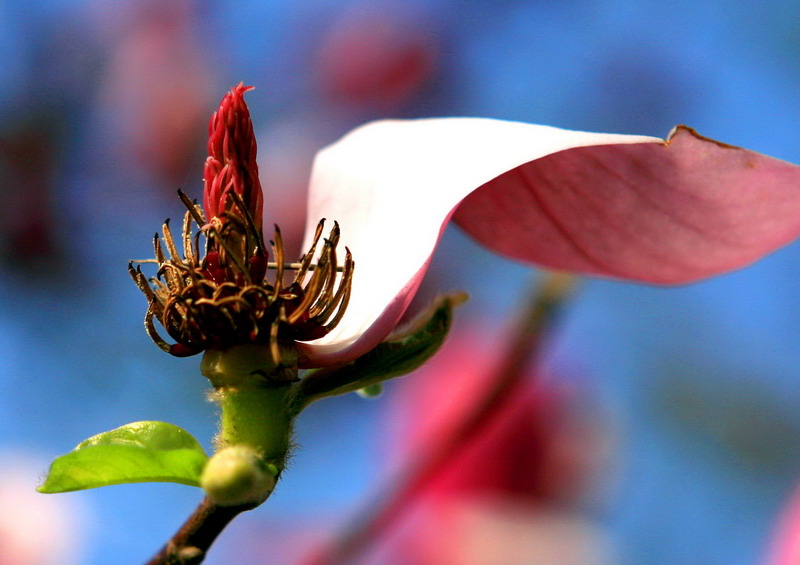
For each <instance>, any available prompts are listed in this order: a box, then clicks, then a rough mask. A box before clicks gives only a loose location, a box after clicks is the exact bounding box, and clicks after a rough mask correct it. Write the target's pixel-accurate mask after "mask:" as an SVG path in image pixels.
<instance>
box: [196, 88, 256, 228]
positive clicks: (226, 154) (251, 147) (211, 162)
mask: <svg viewBox="0 0 800 565" xmlns="http://www.w3.org/2000/svg"><path fill="white" fill-rule="evenodd" d="M252 89H253V87H252V86H244V84H243V83H239V85H238V86H235V87H233V88H231V91H230V92H229V93H227V94H226V95H225V97H224V98H223V99H222V102H220V105H219V109H218V110H217V111H216V112H214V115H213V116H211V121H210V122H209V124H208V158H207V159H206V163H205V167H204V170H203V208H204V209H205V214H206V219H207V220H208V221H210V220H211V219H212V218H215V217H217V216H220V215H221V214H222V213H223V212H227V211H231V210H236V206H235V204H234V202H233V199H232V198H231V197H230V193H232V192H235V193H236V194H238V195H239V196H240V197H241V199H242V202H244V204H245V206H246V208H247V212H248V213H249V214H250V217H251V218H252V219H253V222H254V223H255V226H256V228H257V229H258V231H259V232H260V231H261V212H262V208H263V202H264V200H263V195H262V193H261V183H260V182H259V180H258V164H257V163H256V138H255V134H254V133H253V122H252V121H251V120H250V111H249V110H248V109H247V104H245V101H244V93H245V92H247V91H248V90H252Z"/></svg>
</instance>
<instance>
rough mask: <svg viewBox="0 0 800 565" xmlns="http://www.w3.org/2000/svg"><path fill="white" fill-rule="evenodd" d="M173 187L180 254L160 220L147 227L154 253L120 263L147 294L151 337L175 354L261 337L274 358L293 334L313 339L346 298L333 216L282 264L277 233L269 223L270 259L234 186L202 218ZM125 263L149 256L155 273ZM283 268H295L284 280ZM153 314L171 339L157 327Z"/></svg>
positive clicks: (335, 318) (348, 270)
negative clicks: (151, 229)
mask: <svg viewBox="0 0 800 565" xmlns="http://www.w3.org/2000/svg"><path fill="white" fill-rule="evenodd" d="M179 194H180V196H181V199H182V200H183V203H184V204H185V205H186V207H187V212H186V214H185V216H184V221H183V230H182V234H181V235H182V248H183V250H182V251H183V252H182V253H181V252H180V251H179V250H178V245H177V244H176V241H175V238H174V237H173V235H172V231H171V229H170V226H169V221H166V222H165V223H164V226H163V231H162V235H161V237H159V235H158V234H156V236H155V237H154V240H153V245H154V249H155V259H149V260H145V261H134V262H132V263H131V264H130V265H129V269H128V270H129V272H130V274H131V277H132V278H133V280H134V281H135V282H136V284H137V286H138V287H139V288H140V289H141V291H142V292H143V293H144V294H145V296H146V297H147V299H148V302H149V307H148V309H147V314H146V315H145V328H146V329H147V333H148V335H149V336H150V337H151V339H152V340H153V341H154V342H155V343H156V345H158V346H159V347H160V348H161V349H163V350H164V351H166V352H168V353H171V354H172V355H175V356H178V357H186V356H189V355H195V354H197V353H200V352H202V351H205V350H209V349H215V350H225V349H228V348H230V347H233V346H237V345H244V344H256V345H266V346H268V347H269V350H270V353H271V356H272V359H273V360H274V361H275V363H276V364H279V363H280V362H281V350H282V349H284V351H285V348H292V347H293V343H294V342H295V341H309V340H314V339H318V338H320V337H322V336H324V335H326V334H327V333H328V332H330V331H331V330H332V329H333V328H334V327H336V325H337V324H338V323H339V321H340V320H341V318H342V316H343V315H344V312H345V309H346V307H347V303H348V300H349V298H350V289H351V283H352V277H353V268H354V262H353V258H352V255H351V254H350V251H349V250H348V249H346V248H345V259H344V263H343V265H342V266H340V265H339V263H338V258H337V253H336V248H337V245H338V242H339V225H338V224H337V223H335V222H334V226H333V228H332V229H331V230H330V233H329V235H328V237H327V238H325V239H324V240H323V243H322V246H321V249H320V250H319V252H318V251H317V248H318V247H319V245H318V244H319V241H320V238H321V235H322V231H323V227H324V220H321V221H320V222H319V224H318V225H317V230H316V233H315V236H314V240H313V243H312V245H311V247H310V248H309V250H308V252H306V253H305V254H304V255H303V256H302V257H300V259H299V260H298V262H297V263H290V264H286V263H284V250H283V241H282V239H281V233H280V229H279V228H278V226H275V232H274V241H270V245H271V248H272V256H273V258H274V261H273V262H269V261H268V252H267V249H266V246H265V244H264V241H263V239H262V235H261V229H260V227H257V226H256V224H255V222H254V221H253V218H252V217H251V215H250V213H249V211H248V209H247V206H246V205H245V203H244V202H243V201H242V199H241V197H240V196H239V195H238V194H237V193H236V192H230V193H229V194H228V195H227V196H226V197H227V199H228V200H229V202H228V203H227V205H226V206H225V210H224V211H222V212H220V213H219V215H218V216H215V217H213V218H211V220H210V221H206V220H205V218H204V216H203V211H202V210H201V208H200V206H198V205H197V204H195V203H193V202H191V201H190V200H189V198H188V197H187V196H186V195H185V194H183V193H182V192H179ZM194 225H196V226H197V227H198V228H199V229H198V230H197V231H196V232H195V231H194V229H193V226H194ZM201 238H202V239H204V245H201ZM165 248H166V251H165ZM201 248H202V249H203V253H201ZM315 258H316V260H315ZM133 263H155V264H156V265H157V267H158V268H157V270H156V274H155V276H154V277H150V278H149V279H148V278H147V277H146V276H145V275H144V273H142V270H141V267H140V266H137V267H136V268H134V266H133ZM291 271H293V272H294V276H293V277H292V278H291V282H288V283H287V281H286V280H285V279H286V278H287V277H286V275H287V274H288V273H289V272H291ZM268 272H271V273H273V274H274V276H271V277H269V276H267V274H268ZM155 320H158V322H159V323H160V324H161V325H162V326H163V327H164V329H165V330H166V332H167V334H168V335H169V336H170V337H171V338H172V339H173V340H175V342H176V343H173V344H170V343H168V342H167V341H166V340H165V339H163V338H162V337H161V336H160V335H159V333H158V332H157V331H156V328H155V323H154V322H155Z"/></svg>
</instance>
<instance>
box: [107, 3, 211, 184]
mask: <svg viewBox="0 0 800 565" xmlns="http://www.w3.org/2000/svg"><path fill="white" fill-rule="evenodd" d="M195 11H196V7H195V6H194V5H193V3H192V2H188V1H187V0H176V1H174V2H159V1H158V0H145V1H142V2H136V3H133V4H130V5H125V6H118V7H115V8H114V9H113V10H112V11H111V13H104V14H103V16H102V21H101V22H99V24H98V25H102V26H104V27H106V28H110V29H113V30H114V32H113V37H111V38H110V39H109V43H110V55H109V58H110V61H109V64H108V67H107V71H106V74H105V76H104V77H103V81H102V88H101V103H102V104H103V106H105V108H106V111H107V113H108V115H109V116H110V118H111V120H113V122H112V124H111V125H110V127H111V128H112V129H113V130H115V131H114V132H113V135H114V137H115V142H116V143H115V148H118V150H119V151H120V152H121V156H123V157H125V158H128V159H132V160H133V161H134V162H135V163H136V166H137V167H139V168H144V169H147V170H148V171H149V172H150V173H151V174H155V175H157V176H158V177H160V178H162V179H165V180H166V181H167V182H168V184H169V185H170V186H174V185H176V184H182V183H185V182H186V173H187V171H188V170H190V166H191V163H192V160H193V159H194V158H195V157H196V156H197V155H198V154H199V151H200V150H201V148H202V140H203V126H204V123H205V120H206V117H207V114H206V111H207V110H206V108H207V107H208V106H207V105H208V103H209V102H213V100H214V97H213V95H212V92H213V91H212V90H211V88H212V81H211V72H210V66H209V64H208V58H207V57H205V56H204V54H203V44H202V42H201V38H200V36H199V34H198V33H197V30H196V25H195V24H196V22H195ZM120 22H121V23H120ZM165 184H167V183H165ZM172 194H174V190H172Z"/></svg>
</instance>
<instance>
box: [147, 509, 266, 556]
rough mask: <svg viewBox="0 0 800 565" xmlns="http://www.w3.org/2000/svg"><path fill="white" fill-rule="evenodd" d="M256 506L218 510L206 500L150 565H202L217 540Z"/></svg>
mask: <svg viewBox="0 0 800 565" xmlns="http://www.w3.org/2000/svg"><path fill="white" fill-rule="evenodd" d="M251 508H252V506H217V505H216V504H214V503H213V502H211V501H210V500H209V499H208V498H205V499H204V500H203V502H201V503H200V506H198V507H197V509H196V510H195V511H194V512H193V513H192V515H191V516H189V519H188V520H186V522H185V523H184V524H183V526H181V529H180V530H178V531H177V532H176V533H175V535H174V536H172V539H170V540H169V542H167V544H166V545H165V546H164V547H162V548H161V551H159V552H158V553H157V554H156V555H155V556H153V558H152V559H151V560H150V561H148V562H147V565H196V564H198V563H202V561H203V559H205V557H206V552H207V551H208V548H209V547H211V544H212V543H214V540H215V539H217V536H219V534H220V533H221V532H222V530H223V529H225V526H227V525H228V524H229V523H230V522H231V520H233V519H234V518H235V517H236V516H238V515H239V514H241V513H242V512H244V511H245V510H250V509H251Z"/></svg>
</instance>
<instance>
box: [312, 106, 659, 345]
mask: <svg viewBox="0 0 800 565" xmlns="http://www.w3.org/2000/svg"><path fill="white" fill-rule="evenodd" d="M643 142H653V143H661V142H663V140H662V139H659V138H654V137H645V136H633V135H619V134H598V133H587V132H578V131H570V130H562V129H558V128H553V127H549V126H541V125H533V124H525V123H520V122H509V121H501V120H491V119H484V118H433V119H420V120H387V121H379V122H372V123H369V124H366V125H364V126H361V127H359V128H357V129H355V130H353V131H352V132H350V133H349V134H347V135H346V136H344V137H343V138H342V139H340V140H339V141H337V142H336V143H334V144H332V145H329V146H328V147H326V148H324V149H323V150H322V151H320V152H319V153H318V154H317V157H316V160H315V163H314V167H313V170H312V175H311V184H310V187H309V207H308V217H307V224H306V241H305V247H307V246H308V245H310V240H311V237H312V236H313V233H314V228H315V226H316V224H317V222H318V221H319V219H320V218H327V221H328V222H329V223H331V224H332V222H333V221H334V220H336V221H338V222H339V225H340V227H341V243H340V246H342V247H340V249H341V248H343V247H344V246H347V247H349V248H350V250H351V251H352V253H353V258H354V260H355V262H356V268H355V275H354V278H353V290H352V296H351V299H350V304H349V306H348V308H347V311H346V313H345V315H344V318H343V319H342V321H341V323H340V324H339V326H338V327H337V328H336V329H335V330H334V331H332V332H331V333H330V334H328V335H327V336H325V337H324V338H322V339H320V340H316V341H314V342H312V343H310V344H309V345H313V346H314V349H315V351H318V352H320V353H323V354H331V353H334V352H336V351H339V350H341V349H344V348H346V347H348V346H349V345H351V344H352V343H354V342H355V341H356V340H358V338H359V337H360V336H361V335H362V334H364V333H365V332H366V331H367V330H368V329H369V328H370V326H372V325H373V324H374V323H375V322H376V320H378V318H379V317H380V316H381V314H382V313H383V311H384V309H385V308H386V307H387V305H389V304H390V303H391V302H392V301H393V300H395V299H396V298H397V296H398V294H401V293H403V292H404V289H406V287H407V286H408V285H409V282H410V281H411V280H412V279H414V277H415V275H416V274H417V273H418V272H419V271H420V269H421V268H422V267H423V266H424V265H425V263H426V261H427V260H428V259H429V258H430V256H431V255H432V253H433V251H434V248H435V246H436V243H437V241H438V239H439V235H440V232H441V230H442V228H443V224H444V223H445V222H446V221H447V220H448V219H449V217H450V215H451V213H452V211H453V210H454V209H455V207H456V206H457V205H458V203H459V202H460V201H461V200H462V199H463V198H464V197H466V196H467V195H468V194H469V193H470V192H472V191H473V190H475V189H476V188H478V187H479V186H481V185H483V184H484V183H486V182H488V181H490V180H491V179H493V178H495V177H497V176H498V175H500V174H502V173H504V172H506V171H508V170H510V169H513V168H515V167H517V166H519V165H521V164H523V163H526V162H529V161H533V160H535V159H539V158H541V157H544V156H546V155H549V154H551V153H555V152H558V151H562V150H564V149H569V148H572V147H581V146H587V145H607V144H619V143H643ZM392 322H393V321H392Z"/></svg>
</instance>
